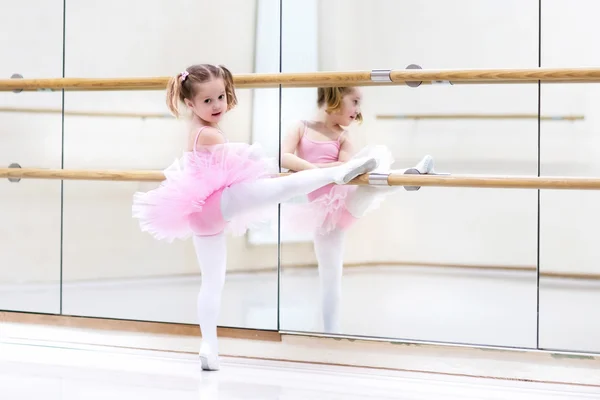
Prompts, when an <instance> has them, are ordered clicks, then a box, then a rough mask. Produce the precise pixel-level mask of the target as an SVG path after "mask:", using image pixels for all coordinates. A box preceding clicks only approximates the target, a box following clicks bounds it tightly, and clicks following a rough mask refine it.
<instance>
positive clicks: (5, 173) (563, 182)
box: [0, 168, 600, 190]
mask: <svg viewBox="0 0 600 400" xmlns="http://www.w3.org/2000/svg"><path fill="white" fill-rule="evenodd" d="M284 175H288V174H280V176H284ZM0 178H8V179H10V180H11V181H13V182H17V181H18V180H20V179H58V180H83V181H124V182H127V181H129V182H160V181H162V180H164V174H163V172H162V171H151V170H137V171H136V170H76V169H41V168H0ZM351 184H353V185H378V186H382V185H383V186H404V187H406V188H407V190H417V189H416V188H419V187H421V186H426V187H427V186H430V187H462V188H496V189H556V190H598V189H600V178H572V177H528V176H487V175H486V176H476V175H449V174H429V175H420V174H419V173H418V172H417V171H416V170H414V169H409V170H407V171H405V172H404V173H398V172H391V173H389V174H381V173H371V174H365V175H361V176H359V177H358V178H356V179H355V180H353V181H352V182H351ZM409 188H413V189H409Z"/></svg>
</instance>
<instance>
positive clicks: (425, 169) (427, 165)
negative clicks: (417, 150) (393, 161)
mask: <svg viewBox="0 0 600 400" xmlns="http://www.w3.org/2000/svg"><path fill="white" fill-rule="evenodd" d="M414 169H416V170H417V171H419V173H420V174H433V173H434V171H433V157H431V156H430V155H429V154H428V155H426V156H425V157H423V159H422V160H421V161H419V162H418V163H417V165H415V166H414Z"/></svg>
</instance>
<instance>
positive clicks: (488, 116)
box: [376, 114, 585, 121]
mask: <svg viewBox="0 0 600 400" xmlns="http://www.w3.org/2000/svg"><path fill="white" fill-rule="evenodd" d="M376 118H377V119H382V120H440V119H444V120H453V119H508V120H511V119H535V120H537V119H538V115H537V114H379V115H377V117H376ZM584 119H585V116H583V115H542V116H540V120H542V121H583V120H584Z"/></svg>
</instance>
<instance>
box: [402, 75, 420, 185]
mask: <svg viewBox="0 0 600 400" xmlns="http://www.w3.org/2000/svg"><path fill="white" fill-rule="evenodd" d="M406 69H423V67H421V66H420V65H417V64H410V65H409V66H408V67H406ZM421 83H423V81H416V82H406V86H408V87H415V88H416V87H419V86H421ZM407 190H408V189H407ZM416 190H418V189H416Z"/></svg>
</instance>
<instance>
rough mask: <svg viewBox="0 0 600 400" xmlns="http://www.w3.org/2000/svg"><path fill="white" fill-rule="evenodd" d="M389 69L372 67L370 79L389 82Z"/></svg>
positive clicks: (390, 79)
mask: <svg viewBox="0 0 600 400" xmlns="http://www.w3.org/2000/svg"><path fill="white" fill-rule="evenodd" d="M391 72H392V70H391V69H373V70H371V81H373V82H391V81H392V78H391V77H390V73H391Z"/></svg>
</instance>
